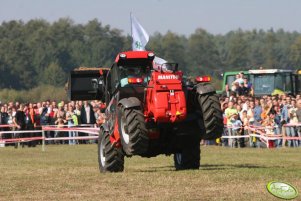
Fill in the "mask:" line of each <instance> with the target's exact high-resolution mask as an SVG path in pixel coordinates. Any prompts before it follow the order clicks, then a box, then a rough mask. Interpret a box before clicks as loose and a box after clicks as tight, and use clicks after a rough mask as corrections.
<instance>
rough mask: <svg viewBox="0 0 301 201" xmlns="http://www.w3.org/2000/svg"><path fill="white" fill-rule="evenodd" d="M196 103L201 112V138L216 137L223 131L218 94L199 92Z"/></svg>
mask: <svg viewBox="0 0 301 201" xmlns="http://www.w3.org/2000/svg"><path fill="white" fill-rule="evenodd" d="M198 103H199V106H200V110H201V112H202V114H203V123H204V127H205V131H206V132H205V133H204V135H203V139H208V140H210V139H216V138H219V137H221V135H222V133H223V128H224V124H223V113H222V110H221V106H220V102H219V98H218V95H217V94H216V93H215V92H214V93H208V94H199V95H198Z"/></svg>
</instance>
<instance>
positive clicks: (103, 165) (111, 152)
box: [98, 128, 124, 172]
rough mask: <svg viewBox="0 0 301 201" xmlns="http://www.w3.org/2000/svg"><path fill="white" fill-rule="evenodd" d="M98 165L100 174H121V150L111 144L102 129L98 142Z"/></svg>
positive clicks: (122, 167) (106, 133)
mask: <svg viewBox="0 0 301 201" xmlns="http://www.w3.org/2000/svg"><path fill="white" fill-rule="evenodd" d="M98 164H99V170H100V172H122V171H123V169H124V155H123V152H122V149H121V148H117V147H115V146H114V145H112V144H111V141H110V135H109V133H108V132H106V131H104V130H103V128H101V129H100V133H99V140H98Z"/></svg>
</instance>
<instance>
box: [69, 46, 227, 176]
mask: <svg viewBox="0 0 301 201" xmlns="http://www.w3.org/2000/svg"><path fill="white" fill-rule="evenodd" d="M154 58H155V55H154V53H153V52H150V51H128V52H122V53H119V54H118V55H117V57H116V59H115V62H114V63H113V65H112V67H111V68H110V69H109V70H105V71H103V70H101V71H100V73H99V72H98V73H97V75H98V78H97V79H96V77H97V76H95V74H96V73H90V77H89V76H87V74H86V75H80V73H77V75H76V76H75V75H74V72H73V76H72V73H71V83H70V87H71V89H72V85H76V83H78V82H80V80H82V79H84V77H86V78H87V77H88V78H87V79H86V80H90V83H91V84H90V88H91V89H90V90H87V93H86V99H88V98H89V99H91V94H92V93H91V92H93V91H94V92H95V93H97V95H95V97H98V98H100V99H101V100H102V101H104V102H105V103H106V105H107V108H106V110H105V113H106V121H105V123H103V124H102V125H101V126H100V133H99V140H98V161H99V168H100V171H101V172H120V171H123V170H124V157H125V156H128V157H130V156H133V155H139V156H142V157H154V156H157V155H159V154H166V155H171V154H173V155H174V163H175V168H176V169H177V170H181V169H198V168H199V167H200V141H201V139H208V140H209V139H216V138H218V137H220V136H221V135H222V132H223V121H222V119H223V117H222V111H221V107H220V103H219V99H218V96H217V95H216V92H215V89H214V87H213V86H212V85H211V84H210V83H209V82H210V77H207V76H203V77H196V78H195V79H194V80H191V79H186V78H185V76H184V75H183V73H182V72H181V71H179V70H178V65H177V64H175V63H164V64H160V65H158V64H156V63H155V62H154ZM92 74H93V75H94V77H93V76H92ZM92 77H93V78H92ZM88 82H89V81H87V83H88ZM72 83H73V84H72ZM93 89H94V90H93ZM88 91H90V93H88ZM81 93H82V94H81V98H82V99H83V98H85V95H84V94H83V91H81ZM72 94H74V96H73V97H77V96H76V94H78V93H77V91H76V89H75V88H74V87H73V90H71V97H72ZM78 97H79V96H78ZM74 99H75V98H74Z"/></svg>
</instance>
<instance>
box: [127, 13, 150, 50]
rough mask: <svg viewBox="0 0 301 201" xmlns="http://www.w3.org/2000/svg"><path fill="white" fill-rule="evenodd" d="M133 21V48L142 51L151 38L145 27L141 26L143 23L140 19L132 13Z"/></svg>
mask: <svg viewBox="0 0 301 201" xmlns="http://www.w3.org/2000/svg"><path fill="white" fill-rule="evenodd" d="M131 22H132V38H133V43H132V48H133V50H138V51H142V50H145V46H146V44H147V42H148V40H149V36H148V34H147V33H146V31H145V30H144V28H143V27H142V26H141V24H140V23H139V22H138V20H137V19H136V18H135V16H134V15H132V13H131Z"/></svg>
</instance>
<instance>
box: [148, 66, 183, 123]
mask: <svg viewBox="0 0 301 201" xmlns="http://www.w3.org/2000/svg"><path fill="white" fill-rule="evenodd" d="M144 115H145V116H146V117H147V118H148V120H150V119H153V120H154V121H155V122H157V123H168V122H171V123H173V122H179V121H182V120H184V119H185V118H186V115H187V109H186V99H185V94H184V92H183V88H182V72H180V71H176V72H162V71H153V72H152V75H151V79H150V82H149V84H148V87H147V92H146V98H145V108H144Z"/></svg>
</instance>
